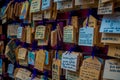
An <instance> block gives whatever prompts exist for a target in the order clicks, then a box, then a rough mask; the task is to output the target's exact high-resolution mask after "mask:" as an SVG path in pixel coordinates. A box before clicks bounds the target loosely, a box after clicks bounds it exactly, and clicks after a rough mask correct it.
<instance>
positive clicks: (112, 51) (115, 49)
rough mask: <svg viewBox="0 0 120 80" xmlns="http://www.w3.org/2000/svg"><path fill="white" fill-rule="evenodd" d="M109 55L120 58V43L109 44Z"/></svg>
mask: <svg viewBox="0 0 120 80" xmlns="http://www.w3.org/2000/svg"><path fill="white" fill-rule="evenodd" d="M107 55H108V56H111V57H115V58H120V45H109V49H108V54H107Z"/></svg>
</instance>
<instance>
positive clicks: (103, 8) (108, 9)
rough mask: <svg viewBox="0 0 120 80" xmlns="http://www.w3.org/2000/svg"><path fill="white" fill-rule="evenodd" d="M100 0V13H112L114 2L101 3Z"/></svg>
mask: <svg viewBox="0 0 120 80" xmlns="http://www.w3.org/2000/svg"><path fill="white" fill-rule="evenodd" d="M101 1H102V0H99V5H98V14H112V13H113V10H114V2H107V3H101Z"/></svg>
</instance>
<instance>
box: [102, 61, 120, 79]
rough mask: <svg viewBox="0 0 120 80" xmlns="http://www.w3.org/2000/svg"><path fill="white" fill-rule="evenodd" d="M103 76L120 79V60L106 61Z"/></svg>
mask: <svg viewBox="0 0 120 80" xmlns="http://www.w3.org/2000/svg"><path fill="white" fill-rule="evenodd" d="M103 78H104V79H109V80H119V79H120V60H118V59H109V60H106V61H105V67H104V73H103Z"/></svg>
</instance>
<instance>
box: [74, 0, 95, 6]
mask: <svg viewBox="0 0 120 80" xmlns="http://www.w3.org/2000/svg"><path fill="white" fill-rule="evenodd" d="M94 3H95V0H75V5H76V6H78V5H87V4H94Z"/></svg>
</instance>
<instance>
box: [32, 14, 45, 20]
mask: <svg viewBox="0 0 120 80" xmlns="http://www.w3.org/2000/svg"><path fill="white" fill-rule="evenodd" d="M42 16H43V14H42V13H33V20H34V21H38V20H42Z"/></svg>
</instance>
